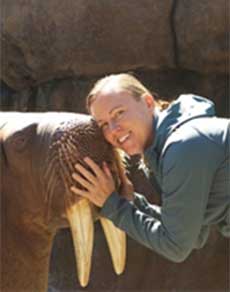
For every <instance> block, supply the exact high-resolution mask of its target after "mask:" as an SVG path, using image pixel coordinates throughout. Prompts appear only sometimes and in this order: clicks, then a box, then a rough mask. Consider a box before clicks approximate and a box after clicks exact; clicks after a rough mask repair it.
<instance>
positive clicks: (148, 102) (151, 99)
mask: <svg viewBox="0 0 230 292" xmlns="http://www.w3.org/2000/svg"><path fill="white" fill-rule="evenodd" d="M143 98H144V100H145V103H146V105H147V107H148V108H149V109H150V110H153V109H154V104H155V103H154V97H153V96H152V95H151V94H148V93H145V94H143Z"/></svg>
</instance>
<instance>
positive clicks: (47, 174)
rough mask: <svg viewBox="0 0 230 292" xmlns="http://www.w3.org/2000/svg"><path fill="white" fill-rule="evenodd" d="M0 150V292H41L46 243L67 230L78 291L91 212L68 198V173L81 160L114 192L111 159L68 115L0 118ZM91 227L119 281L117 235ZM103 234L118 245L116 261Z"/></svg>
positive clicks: (84, 122)
mask: <svg viewBox="0 0 230 292" xmlns="http://www.w3.org/2000/svg"><path fill="white" fill-rule="evenodd" d="M0 142H1V265H2V269H1V279H2V283H1V291H11V292H12V291H36V292H37V291H46V289H47V282H48V269H49V258H50V252H51V247H52V242H53V238H54V236H55V234H56V232H57V230H58V229H60V228H62V227H67V226H70V227H71V231H72V235H73V242H74V246H75V252H76V258H77V270H78V276H79V281H80V283H81V286H86V285H87V284H88V281H89V275H90V266H91V256H92V248H93V237H94V232H93V219H94V214H96V211H97V210H96V209H93V206H92V204H89V202H88V201H87V200H86V199H83V198H80V197H79V196H76V195H74V194H72V193H71V192H70V191H69V187H70V185H71V184H73V181H72V178H71V173H72V172H73V170H74V164H75V163H76V162H80V163H83V157H85V156H86V155H88V156H90V157H91V158H93V159H94V160H95V161H96V162H97V163H99V164H101V163H102V161H107V163H108V164H109V166H110V168H111V170H112V174H113V175H114V178H115V181H116V184H117V186H118V185H119V167H120V166H119V163H117V162H118V160H117V156H116V154H115V152H114V151H113V149H112V148H111V146H110V145H109V144H108V143H107V142H106V141H105V140H104V138H103V135H102V133H101V131H100V129H99V128H98V127H97V126H96V123H95V122H94V121H93V120H92V119H91V117H90V116H88V115H83V114H73V113H36V114H35V113H24V114H23V113H1V115H0ZM99 219H100V221H101V223H102V225H103V226H104V227H105V228H104V229H106V230H105V235H106V237H107V240H108V244H109V248H110V252H111V256H112V260H113V264H114V268H115V271H116V273H117V274H120V273H122V272H123V270H124V264H125V234H124V232H122V231H120V230H119V229H118V228H116V227H115V226H114V225H113V224H112V225H113V226H111V222H110V221H108V220H107V219H105V218H99ZM111 228H112V229H111ZM111 230H112V231H111ZM110 232H112V236H113V238H115V240H117V247H118V249H119V242H120V241H121V246H122V247H121V250H119V252H120V254H119V255H118V256H117V254H116V251H114V250H115V249H114V248H113V246H114V244H115V243H114V242H113V238H112V239H111V240H110V238H109V237H110ZM117 236H118V237H119V238H117ZM117 262H118V263H117Z"/></svg>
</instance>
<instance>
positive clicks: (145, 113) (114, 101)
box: [90, 89, 154, 155]
mask: <svg viewBox="0 0 230 292" xmlns="http://www.w3.org/2000/svg"><path fill="white" fill-rule="evenodd" d="M153 107H154V100H153V97H152V96H151V95H148V94H145V95H143V96H142V97H141V98H140V100H136V99H135V98H134V97H133V96H132V95H131V93H130V92H128V91H121V90H119V91H118V90H114V89H108V90H106V91H103V92H102V93H100V94H98V95H97V97H96V99H95V100H94V101H93V102H92V104H91V107H90V110H91V113H92V115H93V117H94V118H95V120H96V121H97V123H98V125H99V127H100V128H101V129H102V131H103V133H104V136H105V139H106V140H107V141H108V142H109V143H110V144H112V145H113V146H115V147H118V148H120V149H122V150H123V151H125V152H126V153H127V154H129V155H134V154H141V153H143V151H144V149H145V148H146V147H147V146H149V144H150V143H151V141H152V139H153V137H152V135H153V133H152V117H153Z"/></svg>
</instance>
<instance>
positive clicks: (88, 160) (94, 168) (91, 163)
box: [84, 157, 104, 176]
mask: <svg viewBox="0 0 230 292" xmlns="http://www.w3.org/2000/svg"><path fill="white" fill-rule="evenodd" d="M84 161H85V163H87V164H88V165H89V167H90V168H91V169H92V171H93V172H94V173H95V175H96V176H103V175H104V173H103V171H102V170H101V168H100V166H98V165H97V164H96V163H95V162H94V161H93V160H92V159H91V158H89V157H85V158H84Z"/></svg>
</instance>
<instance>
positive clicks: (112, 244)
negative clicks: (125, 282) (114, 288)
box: [99, 217, 126, 275]
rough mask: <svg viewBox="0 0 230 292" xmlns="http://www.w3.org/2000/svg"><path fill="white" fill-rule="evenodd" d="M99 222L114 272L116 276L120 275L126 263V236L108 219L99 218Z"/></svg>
mask: <svg viewBox="0 0 230 292" xmlns="http://www.w3.org/2000/svg"><path fill="white" fill-rule="evenodd" d="M99 220H100V222H101V225H102V228H103V230H104V234H105V237H106V240H107V243H108V246H109V251H110V255H111V258H112V262H113V267H114V270H115V272H116V274H117V275H120V274H121V273H122V272H123V271H124V268H125V263H126V234H125V232H124V231H122V230H121V229H119V228H117V227H116V226H115V225H114V224H113V222H112V221H110V220H109V219H106V218H103V217H100V218H99Z"/></svg>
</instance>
